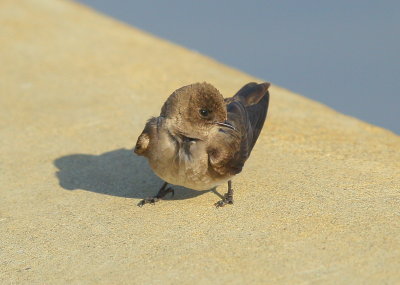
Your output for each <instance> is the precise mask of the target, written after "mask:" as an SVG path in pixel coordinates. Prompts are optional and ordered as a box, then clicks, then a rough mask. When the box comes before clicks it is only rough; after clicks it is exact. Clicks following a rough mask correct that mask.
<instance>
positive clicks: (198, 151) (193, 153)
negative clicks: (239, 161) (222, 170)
mask: <svg viewBox="0 0 400 285" xmlns="http://www.w3.org/2000/svg"><path fill="white" fill-rule="evenodd" d="M164 142H165V141H164ZM157 153H158V154H159V155H154V156H152V157H149V164H150V166H151V168H152V169H153V171H154V172H155V173H156V174H157V176H159V177H160V178H161V179H163V180H164V181H166V182H168V183H170V184H174V185H179V186H183V187H186V188H190V189H194V190H208V189H212V188H214V187H216V186H218V185H220V184H222V183H224V182H226V181H228V179H229V178H230V177H224V178H215V176H212V175H210V171H209V163H208V154H207V152H206V149H205V147H204V144H203V143H202V142H190V143H189V145H186V146H185V147H180V148H179V150H178V151H176V150H175V147H174V145H173V144H168V143H164V144H157Z"/></svg>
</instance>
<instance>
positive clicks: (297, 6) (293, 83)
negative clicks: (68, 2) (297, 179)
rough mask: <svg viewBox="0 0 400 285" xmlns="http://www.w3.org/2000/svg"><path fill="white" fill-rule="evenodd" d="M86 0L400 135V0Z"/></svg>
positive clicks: (99, 8)
mask: <svg viewBox="0 0 400 285" xmlns="http://www.w3.org/2000/svg"><path fill="white" fill-rule="evenodd" d="M78 2H81V3H83V4H86V5H89V6H91V7H93V8H95V9H96V10H98V11H101V12H103V13H105V14H108V15H110V16H112V17H114V18H117V19H119V20H121V21H124V22H126V23H128V24H130V25H133V26H135V27H138V28H140V29H143V30H145V31H148V32H150V33H152V34H155V35H157V36H159V37H162V38H165V39H168V40H170V41H172V42H175V43H178V44H180V45H183V46H185V47H187V48H189V49H192V50H196V51H198V52H200V53H203V54H206V55H208V56H210V57H213V58H215V59H217V60H218V61H221V62H223V63H225V64H227V65H230V66H233V67H236V68H238V69H241V70H243V71H245V72H247V73H250V74H252V75H255V76H257V77H260V78H263V79H265V80H267V81H271V82H273V83H274V84H278V85H280V86H282V87H285V88H288V89H290V90H292V91H294V92H298V93H301V94H302V95H304V96H307V97H309V98H312V99H315V100H318V101H320V102H323V103H325V104H327V105H329V106H331V107H333V108H334V109H336V110H338V111H340V112H343V113H345V114H348V115H351V116H355V117H358V118H360V119H362V120H365V121H367V122H370V123H372V124H375V125H379V126H382V127H385V128H388V129H391V130H392V131H394V132H396V133H397V134H400V96H399V94H398V93H399V90H400V1H386V0H383V1H368V0H365V1H358V0H354V1H344V0H336V1H329V2H328V1H307V0H306V1H294V0H291V1H284V0H283V1H255V0H247V1H210V0H203V1H180V0H170V1H135V0H131V1H129V0H114V1H110V0H108V1H107V0H78Z"/></svg>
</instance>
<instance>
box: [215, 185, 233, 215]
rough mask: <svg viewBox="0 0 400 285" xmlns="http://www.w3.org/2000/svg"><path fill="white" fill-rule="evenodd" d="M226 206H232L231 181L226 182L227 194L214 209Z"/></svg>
mask: <svg viewBox="0 0 400 285" xmlns="http://www.w3.org/2000/svg"><path fill="white" fill-rule="evenodd" d="M226 204H233V189H232V181H231V180H229V181H228V193H225V195H224V199H222V200H221V201H218V202H217V203H215V204H214V205H215V207H217V208H219V207H223V206H225V205H226Z"/></svg>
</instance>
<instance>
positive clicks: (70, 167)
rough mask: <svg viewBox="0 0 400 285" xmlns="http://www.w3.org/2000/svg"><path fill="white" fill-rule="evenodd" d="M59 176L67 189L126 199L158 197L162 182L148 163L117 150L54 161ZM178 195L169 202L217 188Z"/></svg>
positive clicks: (183, 191) (177, 189)
mask: <svg viewBox="0 0 400 285" xmlns="http://www.w3.org/2000/svg"><path fill="white" fill-rule="evenodd" d="M54 165H55V166H56V167H57V168H58V171H57V172H56V176H57V178H58V180H59V183H60V186H61V187H62V188H64V189H65V190H76V189H82V190H87V191H92V192H96V193H100V194H107V195H112V196H118V197H127V198H139V199H143V198H147V197H152V196H154V195H155V194H157V192H158V190H159V188H160V187H161V186H162V184H163V181H162V180H161V179H159V178H158V177H157V176H155V175H154V174H153V171H152V170H151V169H150V167H149V165H148V163H147V161H146V160H145V159H144V158H143V157H138V156H136V155H135V154H133V152H132V151H131V150H128V149H116V150H113V151H109V152H105V153H103V154H100V155H93V154H71V155H66V156H62V157H59V158H57V159H55V160H54ZM173 188H174V189H175V195H174V196H173V197H172V198H171V197H170V196H168V199H175V200H181V199H188V198H193V197H196V196H199V195H201V194H204V193H206V192H209V191H212V192H214V193H215V194H216V195H218V196H221V195H220V194H219V193H218V192H216V190H215V189H212V190H204V191H196V190H191V189H187V188H183V187H177V186H174V187H173Z"/></svg>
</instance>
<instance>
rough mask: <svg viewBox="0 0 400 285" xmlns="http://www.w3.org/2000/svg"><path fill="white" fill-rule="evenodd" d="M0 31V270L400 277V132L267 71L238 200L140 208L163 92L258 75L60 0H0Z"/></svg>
mask: <svg viewBox="0 0 400 285" xmlns="http://www.w3.org/2000/svg"><path fill="white" fill-rule="evenodd" d="M0 39H1V44H0V59H1V68H0V108H1V109H0V110H1V111H0V142H1V143H0V155H1V160H0V170H1V173H0V185H1V188H0V195H1V199H0V257H1V258H0V283H2V284H7V283H18V284H21V283H25V284H32V283H35V284H54V283H69V282H73V283H91V284H95V283H96V284H98V283H104V284H132V283H142V284H148V283H162V284H177V283H185V284H189V283H204V284H210V283H213V284H219V283H234V284H235V283H237V284H244V283H247V284H248V283H274V284H276V283H286V284H295V283H302V282H304V283H324V284H327V283H328V284H329V283H341V284H348V283H364V284H365V283H376V284H382V283H384V281H385V282H387V283H391V284H394V283H399V282H400V273H399V268H400V222H399V221H400V211H399V202H400V190H399V189H400V137H399V136H396V135H394V134H393V133H391V132H389V131H386V130H383V129H381V128H378V127H374V126H371V125H368V124H366V123H363V122H361V121H359V120H357V119H354V118H350V117H347V116H344V115H342V114H339V113H337V112H335V111H333V110H331V109H329V108H327V107H325V106H323V105H321V104H319V103H316V102H313V101H310V100H308V99H306V98H304V97H301V96H299V95H296V94H293V93H291V92H289V91H287V90H285V89H282V88H279V87H277V86H272V88H271V104H270V113H269V118H268V120H267V124H266V127H265V129H264V131H263V132H262V134H261V136H260V139H259V141H258V143H257V145H256V147H255V149H254V151H253V154H252V157H251V158H250V160H249V161H248V162H247V164H246V167H245V169H244V171H243V173H242V174H241V175H239V176H238V177H237V178H236V179H235V180H234V182H233V183H234V184H233V185H234V189H235V190H236V193H235V194H236V197H235V198H236V199H235V205H234V206H230V207H225V208H222V209H215V208H214V207H213V203H214V202H216V201H217V200H219V197H218V196H217V195H216V194H215V193H213V192H196V191H192V190H188V189H183V188H178V189H177V191H176V195H175V197H174V198H173V199H170V200H167V201H162V202H160V203H159V204H157V205H156V206H146V207H143V208H138V207H136V203H137V202H138V201H139V199H141V198H143V197H146V196H150V195H152V194H153V193H155V192H157V190H158V188H159V187H160V185H161V183H162V182H161V181H160V180H159V179H158V178H157V177H155V175H154V174H153V173H152V172H151V170H150V169H149V167H148V166H147V163H146V162H145V161H144V160H143V159H142V158H140V157H136V156H134V155H133V154H132V153H131V151H130V150H129V149H131V148H132V147H133V146H134V143H135V141H136V138H137V136H138V134H139V133H140V131H141V130H142V127H143V125H144V122H145V121H146V119H147V118H149V117H150V116H152V115H157V114H158V113H159V110H160V107H161V105H162V103H163V102H164V100H165V99H166V97H167V96H168V95H169V94H170V93H171V92H172V91H173V90H174V89H176V88H178V87H180V86H182V85H186V84H189V83H193V82H197V81H208V82H210V83H212V84H214V85H215V86H216V87H217V88H218V89H219V90H220V91H221V93H222V94H224V95H225V96H230V95H232V94H233V93H234V92H235V91H236V90H237V89H238V88H240V87H241V86H242V85H243V84H245V83H247V82H249V81H254V80H257V81H260V79H255V78H252V77H250V76H249V75H246V74H243V73H241V72H239V71H237V70H233V69H231V68H229V67H226V66H223V65H221V64H219V63H217V62H215V61H213V60H211V59H209V58H206V57H204V56H202V55H200V54H197V53H195V52H192V51H188V50H186V49H184V48H182V47H179V46H176V45H173V44H171V43H168V42H166V41H163V40H160V39H157V38H155V37H153V36H150V35H147V34H145V33H143V32H141V31H138V30H136V29H134V28H131V27H127V26H125V25H123V24H120V23H118V22H116V21H114V20H111V19H108V18H105V17H103V16H99V15H98V14H96V13H94V12H92V11H90V10H88V9H86V8H83V7H81V6H79V5H77V4H73V3H69V2H64V1H54V0H30V1H29V0H27V1H23V2H20V1H12V0H3V1H1V2H0ZM266 56H267V55H266ZM265 80H268V78H265ZM310 84H312V82H310ZM337 91H338V92H346V90H342V89H340V85H338V90H337ZM217 191H218V192H219V193H224V192H225V191H226V189H225V186H221V187H219V188H218V189H217Z"/></svg>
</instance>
